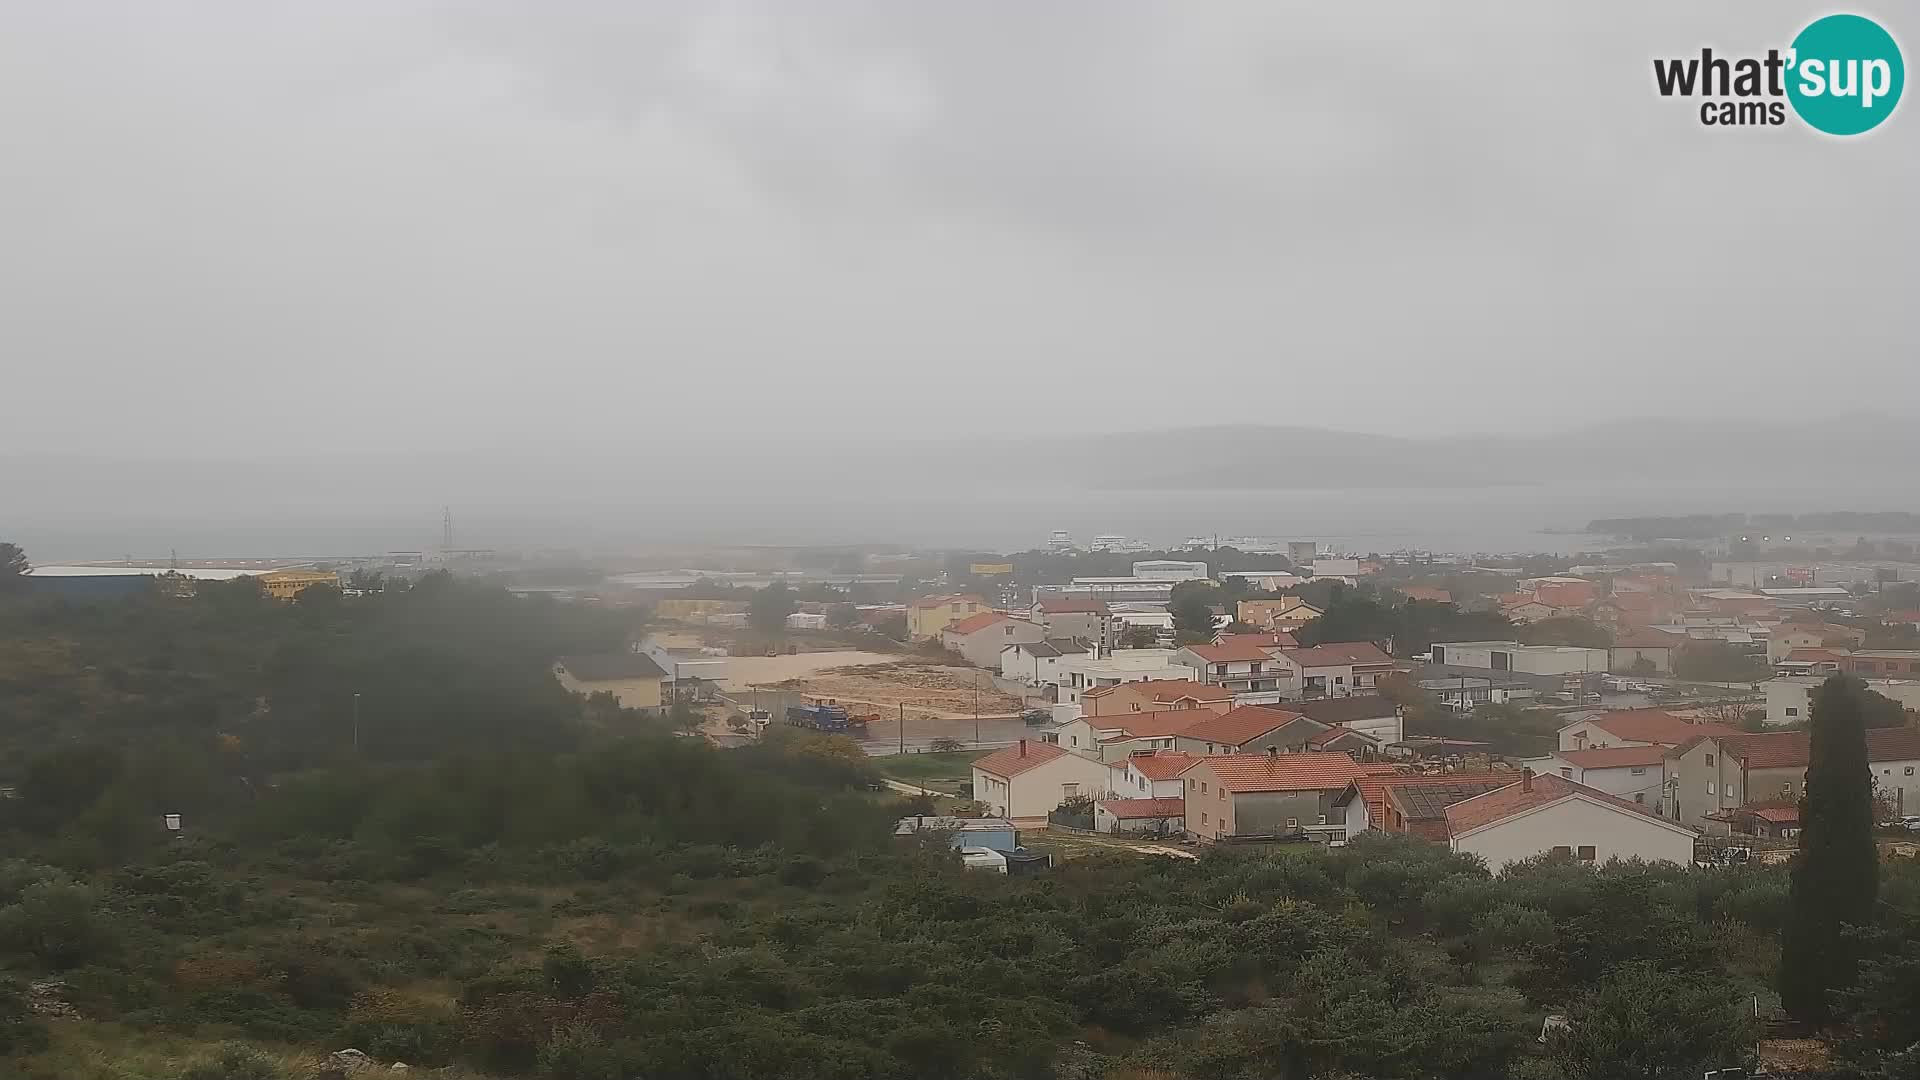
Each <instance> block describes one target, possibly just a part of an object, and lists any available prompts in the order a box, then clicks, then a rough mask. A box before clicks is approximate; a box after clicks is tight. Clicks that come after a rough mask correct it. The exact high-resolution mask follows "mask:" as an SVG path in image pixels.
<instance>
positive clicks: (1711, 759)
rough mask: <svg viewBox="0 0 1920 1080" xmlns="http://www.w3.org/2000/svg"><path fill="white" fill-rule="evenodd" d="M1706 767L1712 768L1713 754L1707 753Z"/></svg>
mask: <svg viewBox="0 0 1920 1080" xmlns="http://www.w3.org/2000/svg"><path fill="white" fill-rule="evenodd" d="M1707 768H1709V769H1711V768H1713V755H1712V754H1708V755H1707Z"/></svg>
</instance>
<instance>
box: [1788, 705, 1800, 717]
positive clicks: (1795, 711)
mask: <svg viewBox="0 0 1920 1080" xmlns="http://www.w3.org/2000/svg"><path fill="white" fill-rule="evenodd" d="M1787 715H1788V716H1799V715H1800V710H1799V709H1796V708H1794V707H1793V706H1792V705H1789V706H1787Z"/></svg>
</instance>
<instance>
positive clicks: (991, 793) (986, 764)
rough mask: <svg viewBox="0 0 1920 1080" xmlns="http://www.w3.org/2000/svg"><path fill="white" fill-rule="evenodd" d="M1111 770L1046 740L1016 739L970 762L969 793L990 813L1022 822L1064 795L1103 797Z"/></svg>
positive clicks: (1036, 816)
mask: <svg viewBox="0 0 1920 1080" xmlns="http://www.w3.org/2000/svg"><path fill="white" fill-rule="evenodd" d="M1112 772H1113V770H1111V769H1109V768H1108V767H1107V766H1106V764H1105V763H1103V762H1100V761H1096V760H1094V759H1093V758H1090V757H1082V756H1080V755H1079V754H1069V753H1067V752H1066V751H1065V750H1062V749H1060V747H1058V746H1056V745H1054V744H1052V743H1042V742H1032V741H1030V740H1027V739H1021V740H1020V741H1019V742H1018V743H1015V744H1014V745H1012V746H1007V747H1002V748H1001V749H999V750H995V751H994V752H993V753H991V754H988V755H987V756H986V757H983V758H980V759H979V760H977V761H975V762H974V763H973V798H974V801H976V802H980V803H984V804H986V806H987V808H988V812H989V813H991V814H993V815H994V816H995V817H1003V818H1010V819H1012V820H1013V822H1014V823H1015V824H1016V825H1018V824H1026V823H1031V822H1035V821H1040V820H1044V819H1045V818H1046V816H1047V814H1048V813H1049V812H1050V811H1052V810H1053V809H1054V808H1055V807H1057V806H1059V805H1060V804H1061V803H1062V802H1064V801H1066V800H1067V799H1073V798H1083V797H1084V798H1092V799H1100V798H1104V797H1105V796H1106V795H1107V784H1108V781H1109V780H1110V779H1111V778H1112Z"/></svg>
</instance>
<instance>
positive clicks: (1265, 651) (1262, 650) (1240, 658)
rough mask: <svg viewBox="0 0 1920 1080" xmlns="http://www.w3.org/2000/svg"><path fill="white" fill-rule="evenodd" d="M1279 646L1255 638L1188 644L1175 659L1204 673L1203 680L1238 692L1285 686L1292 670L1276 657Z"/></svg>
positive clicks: (1201, 676) (1201, 673)
mask: <svg viewBox="0 0 1920 1080" xmlns="http://www.w3.org/2000/svg"><path fill="white" fill-rule="evenodd" d="M1276 651H1277V650H1276V648H1275V647H1273V646H1267V645H1261V644H1258V643H1256V642H1252V641H1238V640H1236V641H1231V642H1228V643H1226V644H1222V645H1188V646H1186V647H1184V648H1182V649H1180V650H1179V651H1177V652H1175V653H1174V654H1173V662H1174V663H1176V664H1184V665H1186V666H1187V667H1190V668H1192V669H1194V670H1195V671H1198V672H1199V673H1200V681H1201V682H1204V683H1206V684H1207V685H1209V686H1219V687H1223V688H1225V689H1227V690H1231V691H1233V692H1234V693H1236V694H1245V693H1259V692H1264V691H1268V690H1281V689H1285V686H1283V682H1285V683H1290V682H1291V679H1292V672H1291V671H1289V670H1288V669H1287V667H1286V666H1285V665H1283V664H1282V663H1280V661H1279V660H1278V659H1277V658H1276V657H1275V652H1276Z"/></svg>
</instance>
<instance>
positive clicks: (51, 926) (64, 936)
mask: <svg viewBox="0 0 1920 1080" xmlns="http://www.w3.org/2000/svg"><path fill="white" fill-rule="evenodd" d="M112 946H113V934H112V931H111V928H110V927H109V925H108V924H107V921H106V920H105V918H103V917H102V916H101V914H100V911H99V908H98V905H97V902H96V897H95V895H94V892H93V890H92V889H89V888H87V887H86V886H84V885H63V884H58V883H56V882H54V881H40V882H36V883H34V884H31V885H28V886H26V887H25V888H24V889H22V890H21V891H20V902H19V903H17V904H11V905H9V906H7V907H4V908H0V950H12V951H16V952H23V953H27V954H29V955H31V956H33V957H34V958H36V959H37V960H39V961H40V962H41V963H42V964H45V965H46V966H47V967H50V968H54V969H56V970H59V969H62V968H70V967H75V966H77V965H80V964H85V963H88V962H90V961H93V960H97V959H99V958H100V957H102V956H104V955H106V954H107V953H108V952H109V951H111V949H112Z"/></svg>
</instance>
